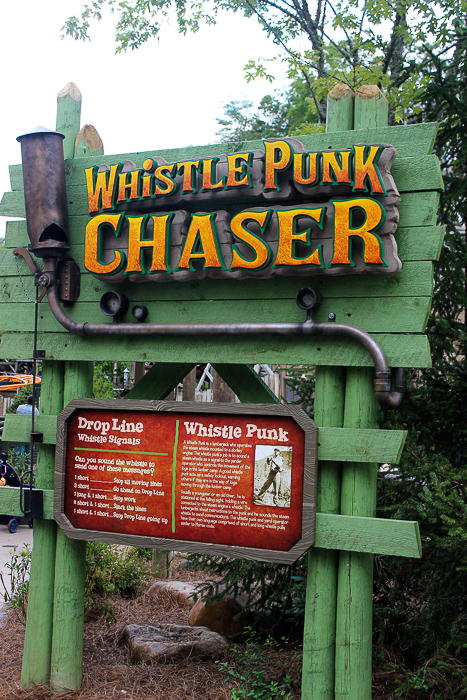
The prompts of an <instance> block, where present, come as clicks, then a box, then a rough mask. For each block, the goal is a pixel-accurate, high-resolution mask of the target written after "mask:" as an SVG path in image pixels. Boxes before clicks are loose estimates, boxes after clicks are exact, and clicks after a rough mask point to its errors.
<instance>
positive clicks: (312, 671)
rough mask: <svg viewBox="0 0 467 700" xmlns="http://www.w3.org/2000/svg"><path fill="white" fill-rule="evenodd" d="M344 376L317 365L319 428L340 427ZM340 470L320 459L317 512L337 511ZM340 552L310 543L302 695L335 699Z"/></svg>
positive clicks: (306, 698)
mask: <svg viewBox="0 0 467 700" xmlns="http://www.w3.org/2000/svg"><path fill="white" fill-rule="evenodd" d="M344 377H345V372H344V369H343V368H341V367H317V368H316V385H315V412H314V420H315V422H316V423H317V425H319V426H329V427H336V428H339V427H342V422H343V413H344ZM340 481H341V470H340V465H339V463H338V462H320V463H319V471H318V493H317V510H318V511H319V512H320V513H338V512H339V506H340ZM337 563H338V553H337V552H335V551H333V550H326V549H318V548H317V547H313V548H312V549H311V550H310V551H309V553H308V573H307V588H306V602H305V627H304V634H303V675H302V698H304V700H314V699H315V698H320V699H321V698H322V700H333V698H334V654H335V637H336V602H337Z"/></svg>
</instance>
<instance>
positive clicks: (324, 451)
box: [3, 364, 407, 464]
mask: <svg viewBox="0 0 467 700" xmlns="http://www.w3.org/2000/svg"><path fill="white" fill-rule="evenodd" d="M185 366H187V367H191V365H185ZM219 366H220V367H221V369H222V370H223V375H224V376H223V375H222V374H221V376H222V378H223V379H224V381H225V382H226V383H228V384H229V386H230V387H231V388H232V389H233V390H234V391H235V393H236V394H237V390H238V391H240V393H241V394H243V396H244V397H245V399H244V401H243V403H280V401H279V399H278V398H277V397H276V396H275V395H274V394H273V393H272V391H271V390H270V389H269V387H267V386H266V385H265V384H264V382H263V381H262V379H260V377H258V375H257V374H256V372H254V370H251V373H250V372H248V371H245V370H244V369H243V367H244V366H243V365H219ZM154 367H157V368H159V371H160V372H161V373H162V372H163V371H165V370H167V372H171V373H172V377H175V376H176V369H175V368H173V369H172V368H171V367H170V366H169V365H167V364H163V365H154ZM226 368H228V369H226ZM151 369H154V368H151ZM248 369H250V368H248ZM253 373H254V374H255V375H256V377H258V380H259V381H257V380H256V379H255V377H254V376H253ZM148 374H149V372H148ZM219 374H220V373H219ZM337 374H339V372H337ZM317 375H318V373H317ZM154 376H156V375H153V377H154ZM331 376H332V373H331ZM227 378H228V379H227ZM248 380H249V383H250V386H249V387H248V385H247V381H248ZM232 385H234V386H232ZM136 386H138V385H136ZM148 386H150V387H151V388H150V389H149V390H148V391H147V392H146V393H147V395H146V396H138V397H137V398H138V399H153V400H154V399H158V398H164V396H166V395H167V394H166V393H165V392H166V390H167V383H165V382H164V381H163V380H162V379H160V381H159V378H158V379H157V381H156V380H154V383H153V384H152V385H151V384H149V385H148ZM153 387H154V388H153ZM234 387H235V388H234ZM135 388H136V387H135ZM159 389H160V391H159ZM167 393H168V392H167ZM130 394H131V392H129V393H128V394H127V396H126V397H125V398H136V397H135V396H130ZM237 396H238V397H239V398H240V395H239V394H237ZM316 420H318V419H316ZM35 426H36V430H38V431H43V433H44V444H45V445H55V443H56V440H57V416H37V418H36V423H35ZM30 429H31V428H30V422H29V421H28V416H21V415H20V416H17V415H7V416H5V427H4V433H3V434H4V439H5V440H7V441H10V442H27V441H28V439H29V431H30ZM406 436H407V432H406V431H405V430H364V429H355V428H334V427H329V426H322V427H320V428H319V442H318V458H319V459H320V460H327V461H332V462H352V461H358V462H379V463H383V462H390V463H391V464H398V463H399V461H400V456H401V453H402V449H403V447H404V444H405V439H406Z"/></svg>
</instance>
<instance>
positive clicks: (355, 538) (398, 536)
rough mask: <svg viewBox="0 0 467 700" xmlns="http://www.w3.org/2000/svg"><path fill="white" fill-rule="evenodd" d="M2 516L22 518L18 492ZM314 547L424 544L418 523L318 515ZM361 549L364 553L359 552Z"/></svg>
mask: <svg viewBox="0 0 467 700" xmlns="http://www.w3.org/2000/svg"><path fill="white" fill-rule="evenodd" d="M0 509H1V512H2V513H8V514H10V515H17V516H21V515H22V513H21V511H20V508H19V489H17V488H12V487H10V486H3V487H2V488H1V489H0ZM44 519H45V520H52V519H53V490H52V489H50V490H47V489H46V490H44ZM315 547H321V548H323V549H348V550H351V551H362V552H372V553H373V554H388V555H394V556H402V557H404V556H405V557H420V556H421V541H420V535H419V533H418V523H415V522H413V521H404V520H385V519H383V518H357V517H352V516H342V515H332V514H329V513H317V515H316V543H315ZM359 547H361V549H359Z"/></svg>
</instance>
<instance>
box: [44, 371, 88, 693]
mask: <svg viewBox="0 0 467 700" xmlns="http://www.w3.org/2000/svg"><path fill="white" fill-rule="evenodd" d="M91 396H92V362H66V363H65V391H64V404H65V405H67V404H68V403H69V402H70V401H71V400H72V399H74V398H79V397H91ZM85 570H86V542H82V541H79V540H70V539H68V538H67V537H66V535H64V533H63V532H62V530H58V532H57V549H56V555H55V593H54V610H53V637H52V660H51V672H50V681H51V685H52V687H53V688H55V689H57V690H59V689H65V688H70V689H73V690H76V689H77V688H79V687H80V685H81V681H82V678H83V669H82V663H83V625H84V580H85Z"/></svg>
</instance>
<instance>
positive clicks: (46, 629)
mask: <svg viewBox="0 0 467 700" xmlns="http://www.w3.org/2000/svg"><path fill="white" fill-rule="evenodd" d="M63 388H64V363H63V362H50V361H48V360H44V361H43V363H42V384H41V412H42V415H40V416H36V420H42V421H45V422H46V423H47V421H48V423H47V424H48V425H52V426H53V425H54V424H55V425H56V414H57V413H58V412H60V411H61V410H62V408H63ZM44 414H45V415H44ZM11 417H12V418H21V415H19V416H16V415H12V416H11ZM25 417H26V418H28V416H25ZM29 422H30V421H29ZM30 427H31V426H30V425H29V430H30ZM36 429H37V430H39V431H40V428H36ZM23 430H26V431H27V430H28V428H27V426H26V425H24V424H23ZM14 434H15V433H14V430H13V435H14ZM15 439H16V438H15ZM29 440H30V438H27V439H25V440H24V441H23V442H29ZM54 467H55V449H54V446H53V443H49V442H46V443H44V444H41V445H38V455H37V470H36V487H37V488H39V489H53V485H54ZM51 493H52V492H51V491H45V493H44V510H45V512H47V511H48V510H50V502H51V500H52V499H51ZM17 507H18V506H17V505H16V509H17ZM16 509H15V510H13V511H11V512H16ZM2 512H6V513H7V512H10V511H8V510H6V511H2ZM56 538H57V526H56V523H55V522H53V521H48V522H47V521H45V520H44V521H38V520H36V521H35V523H34V546H33V549H32V556H31V573H30V577H29V603H28V607H29V611H30V614H28V616H27V620H26V634H25V639H24V650H23V663H22V671H21V685H22V687H24V688H29V687H31V686H33V685H37V684H43V683H47V682H48V681H49V679H50V658H51V653H52V616H53V597H54V578H55V574H54V572H55V549H56ZM38 640H40V644H39V643H38Z"/></svg>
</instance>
